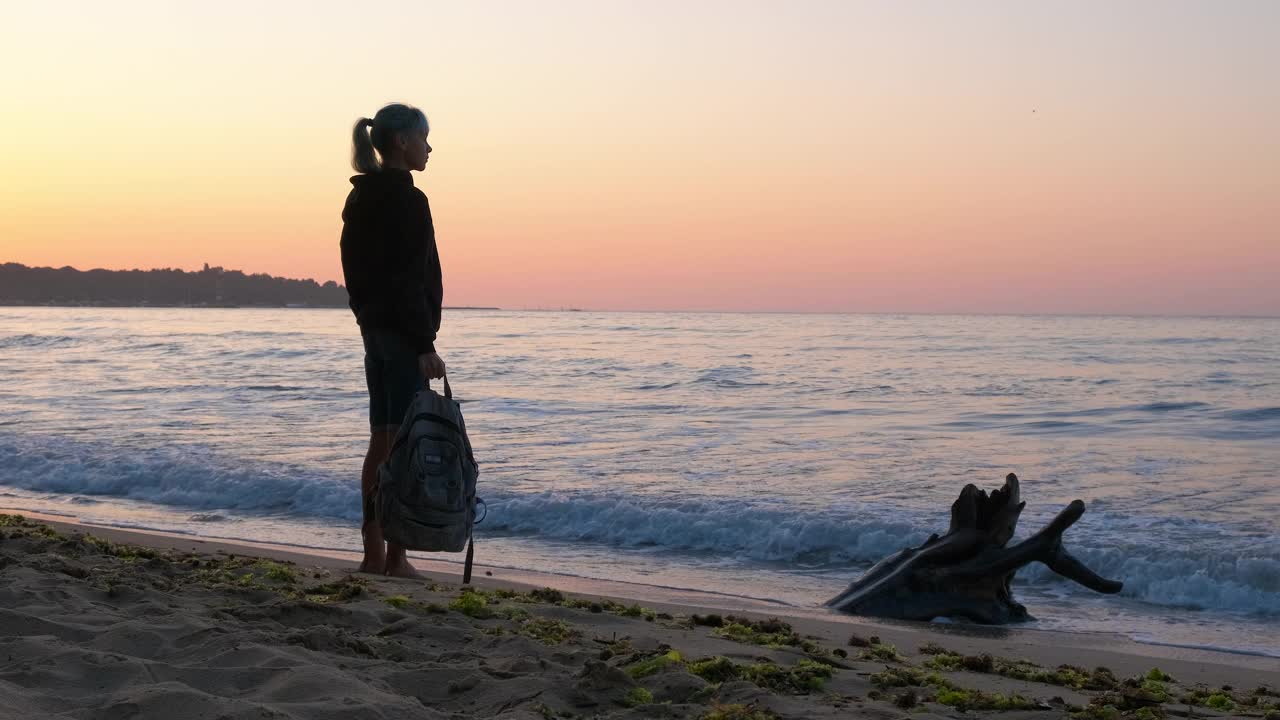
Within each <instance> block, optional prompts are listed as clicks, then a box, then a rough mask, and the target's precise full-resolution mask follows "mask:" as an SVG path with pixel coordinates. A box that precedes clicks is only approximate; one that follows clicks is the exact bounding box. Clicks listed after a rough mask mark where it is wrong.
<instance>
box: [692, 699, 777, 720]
mask: <svg viewBox="0 0 1280 720" xmlns="http://www.w3.org/2000/svg"><path fill="white" fill-rule="evenodd" d="M698 720H778V716H777V715H775V714H774V713H773V712H772V711H770V710H766V709H764V708H758V707H756V706H755V705H743V704H741V703H734V704H731V705H721V704H719V703H717V704H715V705H712V706H711V709H710V710H708V711H706V712H705V713H703V714H702V715H700V716H699V717H698Z"/></svg>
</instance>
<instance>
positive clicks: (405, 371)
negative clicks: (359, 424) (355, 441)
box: [360, 328, 422, 432]
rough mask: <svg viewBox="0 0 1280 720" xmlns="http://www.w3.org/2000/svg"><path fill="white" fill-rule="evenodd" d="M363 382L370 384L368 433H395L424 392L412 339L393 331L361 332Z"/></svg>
mask: <svg viewBox="0 0 1280 720" xmlns="http://www.w3.org/2000/svg"><path fill="white" fill-rule="evenodd" d="M360 335H361V336H362V337H364V379H365V382H367V383H368V384H369V430H370V431H371V432H378V431H379V430H389V431H394V430H396V429H397V428H399V427H400V423H401V421H403V420H404V414H405V413H406V412H408V411H409V405H410V404H411V403H412V402H413V396H414V394H415V393H417V392H418V391H419V390H421V389H422V373H421V372H420V371H419V370H418V353H417V352H415V351H414V349H413V345H411V344H410V343H409V339H408V338H407V337H405V336H404V335H401V334H400V333H398V332H396V331H394V330H384V329H382V328H361V330H360Z"/></svg>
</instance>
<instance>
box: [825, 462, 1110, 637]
mask: <svg viewBox="0 0 1280 720" xmlns="http://www.w3.org/2000/svg"><path fill="white" fill-rule="evenodd" d="M1025 506H1026V503H1025V502H1022V501H1021V500H1020V499H1019V497H1018V476H1017V475H1014V474H1013V473H1009V475H1008V477H1006V478H1005V482H1004V487H1002V488H1000V489H999V490H996V491H994V492H992V493H991V494H990V495H987V493H986V492H985V491H982V490H979V489H978V488H977V487H975V486H973V485H966V486H965V487H964V490H962V491H960V497H958V498H956V501H955V502H954V503H952V505H951V528H950V529H949V530H947V534H946V535H943V536H942V537H938V536H937V535H931V536H930V537H929V539H928V540H927V541H926V542H925V544H924V545H921V546H920V547H917V548H907V549H905V550H900V551H898V552H897V553H895V554H894V555H891V556H889V557H887V558H885V559H884V560H881V561H880V562H879V563H877V564H876V565H875V567H873V568H871V569H870V570H868V571H867V573H866V574H865V575H863V576H862V577H860V578H858V579H857V580H856V581H854V582H853V584H851V585H850V586H849V588H848V589H847V590H845V591H844V592H842V593H840V594H839V595H837V596H836V597H834V598H832V599H830V600H828V601H827V606H828V607H832V608H835V609H837V610H842V611H844V612H848V613H853V614H855V615H871V616H876V617H889V618H899V619H902V620H932V619H933V618H935V617H952V618H967V619H969V620H972V621H974V622H979V623H986V624H1003V623H1008V622H1017V621H1020V620H1029V619H1031V616H1030V615H1028V614H1027V609H1026V608H1024V607H1023V606H1022V605H1020V604H1018V603H1017V602H1016V601H1015V600H1014V599H1013V592H1012V591H1011V590H1010V587H1009V585H1010V583H1011V582H1012V581H1013V576H1014V573H1016V572H1017V571H1018V568H1020V567H1022V566H1023V565H1027V564H1028V563H1031V562H1036V561H1039V562H1042V563H1044V564H1045V565H1048V566H1049V568H1050V569H1051V570H1053V571H1054V572H1056V573H1058V574H1059V575H1062V576H1064V577H1068V578H1070V579H1072V580H1075V581H1076V582H1078V583H1080V584H1081V585H1084V586H1085V587H1087V588H1090V589H1093V590H1097V591H1098V592H1101V593H1116V592H1120V588H1121V587H1122V584H1121V583H1119V582H1116V581H1115V580H1107V579H1105V578H1103V577H1101V576H1099V575H1098V574H1097V573H1095V572H1093V571H1092V570H1090V569H1089V568H1087V567H1085V566H1084V564H1083V563H1081V562H1080V561H1079V560H1077V559H1075V558H1074V557H1072V556H1071V553H1069V552H1067V550H1066V548H1064V547H1063V546H1062V533H1063V532H1065V531H1066V529H1067V528H1069V527H1071V525H1072V524H1074V523H1075V521H1076V520H1079V519H1080V516H1081V515H1083V514H1084V503H1083V502H1081V501H1079V500H1075V501H1072V503H1071V504H1070V505H1068V506H1067V507H1066V509H1064V510H1063V511H1062V512H1060V513H1058V516H1057V517H1055V518H1054V519H1053V521H1052V522H1050V523H1049V524H1048V525H1047V526H1045V528H1044V529H1043V530H1041V531H1040V532H1038V533H1036V534H1035V535H1032V536H1031V537H1029V538H1027V539H1026V540H1023V541H1022V542H1020V543H1018V544H1017V545H1014V546H1013V547H1005V545H1006V544H1007V543H1008V542H1009V540H1010V539H1011V538H1013V531H1014V528H1015V527H1017V525H1018V516H1019V515H1020V514H1022V508H1023V507H1025Z"/></svg>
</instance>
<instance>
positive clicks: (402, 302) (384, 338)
mask: <svg viewBox="0 0 1280 720" xmlns="http://www.w3.org/2000/svg"><path fill="white" fill-rule="evenodd" d="M429 130H430V127H429V125H428V124H427V117H426V115H424V114H423V113H422V111H421V110H419V109H417V108H415V107H410V106H408V105H401V104H392V105H387V106H386V107H384V108H382V109H381V110H379V111H378V113H377V114H376V115H374V116H373V119H372V120H370V119H369V118H360V120H358V121H357V122H356V125H355V128H354V130H353V132H352V144H353V151H352V158H351V165H352V167H354V168H355V170H356V172H358V173H360V174H359V175H356V176H355V177H353V178H351V184H352V185H353V186H354V187H353V188H352V189H351V194H349V195H348V196H347V204H346V206H345V207H344V208H343V210H342V223H343V225H342V273H343V276H344V277H345V280H346V284H347V294H348V296H349V297H350V299H351V311H352V312H354V313H355V316H356V322H357V323H359V325H360V334H361V336H363V338H364V353H365V354H364V372H365V379H366V380H367V382H368V385H369V430H370V436H369V452H368V454H367V455H366V456H365V459H364V469H363V471H362V473H361V476H360V487H361V493H362V496H363V498H364V502H363V506H364V510H363V516H364V524H363V526H362V533H363V535H364V561H363V562H361V563H360V571H361V572H369V573H377V574H386V575H394V576H397V577H419V575H418V573H417V572H416V571H415V570H414V569H413V566H411V565H410V564H409V561H408V558H407V557H406V556H405V551H404V548H402V547H400V546H398V545H396V544H394V543H386V542H384V541H383V539H382V529H381V528H379V527H378V523H377V522H376V521H375V519H374V517H373V505H372V502H371V501H372V490H373V486H374V483H375V482H376V480H377V477H378V466H379V465H380V464H381V463H382V461H383V460H385V459H386V457H387V454H388V452H390V450H391V444H392V442H393V441H394V440H395V435H396V430H397V429H398V428H399V427H400V422H401V420H403V418H404V414H405V412H406V411H407V410H408V408H409V404H410V403H411V402H412V400H413V396H414V394H415V393H416V392H417V391H418V390H419V389H421V388H422V381H423V379H424V378H427V379H430V378H439V377H444V370H445V368H444V361H443V360H441V359H440V356H439V355H438V354H436V348H435V338H436V332H437V331H438V330H439V329H440V304H441V300H442V299H443V295H444V291H443V287H442V285H441V275H440V256H439V254H438V253H437V252H436V237H435V228H434V227H433V226H432V223H431V208H430V206H429V205H428V204H427V196H426V195H424V194H423V193H422V191H421V190H419V189H418V188H416V187H414V185H413V177H412V176H411V175H410V174H409V172H410V171H411V170H417V171H419V172H421V171H422V170H425V169H426V167H427V156H428V155H430V154H431V146H430V145H428V144H427V133H428V132H429Z"/></svg>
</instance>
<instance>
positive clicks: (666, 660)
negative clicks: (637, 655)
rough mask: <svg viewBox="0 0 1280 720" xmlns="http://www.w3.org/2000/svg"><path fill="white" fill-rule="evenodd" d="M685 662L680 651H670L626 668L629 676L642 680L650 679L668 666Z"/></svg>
mask: <svg viewBox="0 0 1280 720" xmlns="http://www.w3.org/2000/svg"><path fill="white" fill-rule="evenodd" d="M681 662H683V658H682V657H681V655H680V652H679V651H678V650H668V651H667V652H665V653H662V654H661V655H654V656H653V657H650V658H646V659H644V660H641V661H639V662H637V663H634V664H631V665H628V666H627V667H626V671H627V674H628V675H630V676H631V677H633V678H636V679H640V678H642V677H648V676H650V675H653V674H654V673H656V672H658V671H659V670H661V669H663V668H665V667H667V666H668V665H679V664H680V663H681Z"/></svg>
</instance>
